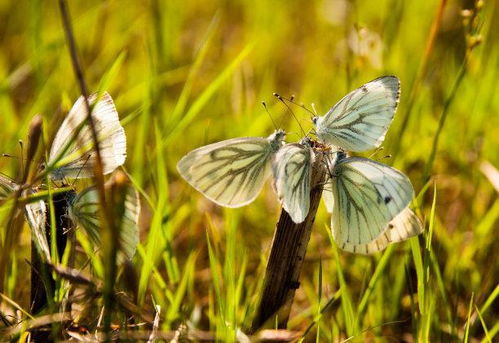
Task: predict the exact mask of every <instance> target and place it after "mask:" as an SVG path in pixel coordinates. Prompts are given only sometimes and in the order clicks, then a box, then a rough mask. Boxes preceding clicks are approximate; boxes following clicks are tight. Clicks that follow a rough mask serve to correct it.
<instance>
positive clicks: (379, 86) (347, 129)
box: [313, 76, 400, 151]
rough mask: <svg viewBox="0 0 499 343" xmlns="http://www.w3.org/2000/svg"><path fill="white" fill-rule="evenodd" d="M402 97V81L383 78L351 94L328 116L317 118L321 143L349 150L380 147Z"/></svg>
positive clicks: (315, 120)
mask: <svg viewBox="0 0 499 343" xmlns="http://www.w3.org/2000/svg"><path fill="white" fill-rule="evenodd" d="M399 98H400V81H399V79H398V78H397V77H395V76H383V77H380V78H377V79H375V80H373V81H371V82H368V83H366V84H365V85H363V86H361V87H360V88H358V89H356V90H354V91H352V92H350V93H348V94H347V95H346V96H344V97H343V99H341V100H340V101H339V102H338V103H337V104H336V105H334V106H333V107H332V108H331V109H330V110H329V111H328V112H327V113H326V115H324V116H322V117H314V118H313V122H314V124H315V129H316V130H315V131H316V134H317V137H318V138H319V140H320V141H321V142H323V143H326V144H331V145H334V146H338V147H341V148H343V149H345V150H349V151H365V150H369V149H372V148H375V147H378V146H379V145H380V144H381V143H382V142H383V140H384V139H385V134H386V131H387V130H388V126H389V125H390V123H391V122H392V120H393V116H394V114H395V111H396V109H397V105H398V102H399Z"/></svg>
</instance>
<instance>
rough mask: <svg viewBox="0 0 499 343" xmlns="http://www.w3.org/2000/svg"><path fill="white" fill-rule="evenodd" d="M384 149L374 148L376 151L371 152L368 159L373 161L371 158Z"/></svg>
mask: <svg viewBox="0 0 499 343" xmlns="http://www.w3.org/2000/svg"><path fill="white" fill-rule="evenodd" d="M384 149H385V148H384V147H382V146H380V147H377V148H376V150H374V151H373V153H372V154H371V155H369V158H370V159H373V157H374V156H375V155H377V154H378V153H379V152H380V151H383V150H384Z"/></svg>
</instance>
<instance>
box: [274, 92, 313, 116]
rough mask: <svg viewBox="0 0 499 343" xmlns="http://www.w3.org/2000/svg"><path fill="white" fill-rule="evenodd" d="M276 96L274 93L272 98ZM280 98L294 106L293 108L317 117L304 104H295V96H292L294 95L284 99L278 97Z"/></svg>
mask: <svg viewBox="0 0 499 343" xmlns="http://www.w3.org/2000/svg"><path fill="white" fill-rule="evenodd" d="M277 95H278V94H276V93H274V96H275V97H277ZM280 97H281V99H282V100H285V101H287V102H289V103H290V104H293V105H295V106H298V107H300V108H301V109H303V110H305V111H307V112H308V113H310V114H312V115H313V116H314V117H315V116H316V115H317V114H316V113H314V112H313V111H312V110H311V109H309V108H308V107H307V106H305V104H304V103H300V104H299V103H297V102H296V101H295V96H294V95H292V96H290V97H289V98H286V97H283V96H280Z"/></svg>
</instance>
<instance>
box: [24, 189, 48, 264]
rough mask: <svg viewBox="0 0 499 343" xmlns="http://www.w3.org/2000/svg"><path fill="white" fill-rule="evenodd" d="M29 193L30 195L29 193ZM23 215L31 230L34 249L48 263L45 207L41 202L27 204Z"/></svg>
mask: <svg viewBox="0 0 499 343" xmlns="http://www.w3.org/2000/svg"><path fill="white" fill-rule="evenodd" d="M29 193H32V192H31V191H29ZM24 214H25V216H26V220H27V221H28V225H29V227H30V229H31V237H32V240H33V242H34V243H35V246H36V249H37V250H38V253H39V254H40V256H42V258H44V259H45V261H50V247H49V243H48V239H47V236H46V228H45V227H46V225H47V224H46V223H47V206H46V204H45V202H44V201H43V200H39V201H35V202H32V203H28V204H26V205H25V206H24Z"/></svg>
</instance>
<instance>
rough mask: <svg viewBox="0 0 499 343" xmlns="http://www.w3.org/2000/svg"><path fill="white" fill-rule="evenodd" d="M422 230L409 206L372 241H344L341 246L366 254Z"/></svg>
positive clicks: (419, 221) (350, 250)
mask: <svg viewBox="0 0 499 343" xmlns="http://www.w3.org/2000/svg"><path fill="white" fill-rule="evenodd" d="M422 232H423V224H422V223H421V220H420V219H419V218H418V217H417V216H416V214H415V213H414V212H413V211H412V210H411V209H410V208H406V209H405V210H403V211H402V212H400V213H399V214H398V215H397V216H396V217H395V218H393V220H392V221H391V222H390V223H388V225H387V226H386V228H385V231H383V232H382V233H381V235H380V236H379V237H378V238H376V239H375V240H374V241H372V242H369V243H366V244H351V243H344V244H343V246H342V247H341V248H342V249H343V250H345V251H349V252H352V253H356V254H365V255H368V254H372V253H375V252H378V251H381V250H383V249H385V248H386V247H387V246H388V244H390V243H397V242H402V241H405V240H406V239H409V238H410V237H413V236H417V235H419V234H420V233H422Z"/></svg>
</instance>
